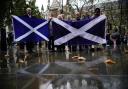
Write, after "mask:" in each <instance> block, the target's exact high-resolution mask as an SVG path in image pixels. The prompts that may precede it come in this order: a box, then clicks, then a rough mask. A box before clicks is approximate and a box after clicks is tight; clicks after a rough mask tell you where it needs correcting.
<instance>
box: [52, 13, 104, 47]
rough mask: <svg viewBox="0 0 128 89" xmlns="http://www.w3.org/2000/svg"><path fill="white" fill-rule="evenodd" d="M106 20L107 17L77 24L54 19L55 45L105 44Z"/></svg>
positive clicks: (77, 22) (102, 16)
mask: <svg viewBox="0 0 128 89" xmlns="http://www.w3.org/2000/svg"><path fill="white" fill-rule="evenodd" d="M105 19H106V16H105V15H101V16H99V17H97V18H90V19H87V20H81V21H75V22H72V21H62V20H59V19H57V18H54V19H53V20H52V25H53V33H54V39H55V41H54V44H55V45H61V44H63V43H67V44H85V45H92V44H104V43H106V39H105V38H106V37H105V36H106V35H105V33H106V32H105Z"/></svg>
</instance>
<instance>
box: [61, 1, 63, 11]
mask: <svg viewBox="0 0 128 89" xmlns="http://www.w3.org/2000/svg"><path fill="white" fill-rule="evenodd" d="M61 13H63V0H62V12H61Z"/></svg>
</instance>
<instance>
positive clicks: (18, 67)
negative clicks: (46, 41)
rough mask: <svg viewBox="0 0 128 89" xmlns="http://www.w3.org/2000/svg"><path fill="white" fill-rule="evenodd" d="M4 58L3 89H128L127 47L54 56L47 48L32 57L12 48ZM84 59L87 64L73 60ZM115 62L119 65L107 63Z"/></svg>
mask: <svg viewBox="0 0 128 89" xmlns="http://www.w3.org/2000/svg"><path fill="white" fill-rule="evenodd" d="M4 55H5V54H1V58H2V60H1V69H0V89H128V84H127V83H128V70H127V68H128V53H127V52H126V50H125V49H124V46H119V47H118V48H116V49H113V48H112V47H106V48H105V49H104V50H100V51H94V52H91V51H89V50H85V51H81V52H79V51H77V52H51V51H48V50H47V49H45V47H43V48H41V49H40V50H37V52H33V53H31V54H28V53H25V52H24V50H20V51H19V50H18V48H17V46H14V47H12V48H10V50H9V51H8V55H6V56H5V57H4ZM75 55H80V56H83V57H84V58H86V60H85V62H82V63H81V62H78V61H76V60H73V59H72V57H73V56H75ZM108 59H111V60H113V61H114V62H115V63H113V64H110V63H105V61H106V60H108Z"/></svg>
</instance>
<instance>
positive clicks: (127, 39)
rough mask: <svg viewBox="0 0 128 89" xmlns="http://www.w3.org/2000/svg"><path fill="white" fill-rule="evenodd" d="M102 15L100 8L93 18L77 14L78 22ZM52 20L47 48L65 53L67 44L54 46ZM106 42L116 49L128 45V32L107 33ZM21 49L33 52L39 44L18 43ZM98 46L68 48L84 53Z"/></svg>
mask: <svg viewBox="0 0 128 89" xmlns="http://www.w3.org/2000/svg"><path fill="white" fill-rule="evenodd" d="M31 11H32V10H31V8H27V9H26V15H25V16H26V17H28V18H31V17H33V16H32V14H31ZM100 15H101V11H100V8H96V9H95V10H94V15H93V16H89V15H83V16H82V17H81V16H80V13H79V12H77V13H76V19H75V20H76V21H79V20H82V19H89V18H96V17H98V16H100ZM57 18H58V19H60V20H64V19H65V18H64V14H62V13H60V14H59V15H58V16H57ZM51 19H52V16H51V17H50V18H49V29H50V37H49V41H48V42H46V47H47V48H48V50H50V51H58V52H62V51H65V45H66V44H62V45H59V46H56V45H54V35H53V31H52V23H51ZM68 20H71V17H69V18H68ZM12 38H13V34H12V33H9V34H8V38H7V42H8V45H9V46H11V45H13V44H12V43H13V40H12ZM106 40H107V43H106V44H105V45H114V47H116V45H120V44H121V43H124V44H128V32H126V34H125V35H122V34H120V33H119V29H115V30H114V32H113V33H108V31H107V34H106ZM17 44H18V45H19V47H20V49H24V48H25V47H24V46H25V45H26V48H27V51H28V52H30V53H31V52H33V48H34V46H35V45H37V43H34V42H31V41H29V42H25V43H24V42H18V43H17ZM40 47H41V42H40ZM95 47H96V46H95V45H68V48H69V50H70V51H77V50H79V51H83V50H85V49H86V48H89V49H90V50H92V51H94V48H95Z"/></svg>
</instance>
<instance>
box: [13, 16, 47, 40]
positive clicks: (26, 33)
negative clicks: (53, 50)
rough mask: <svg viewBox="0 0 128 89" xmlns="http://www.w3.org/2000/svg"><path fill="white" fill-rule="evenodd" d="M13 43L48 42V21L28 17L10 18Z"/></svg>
mask: <svg viewBox="0 0 128 89" xmlns="http://www.w3.org/2000/svg"><path fill="white" fill-rule="evenodd" d="M12 20H13V29H14V41H16V42H18V41H22V42H28V41H29V42H39V41H43V40H46V41H49V38H48V37H49V29H48V21H47V20H44V19H38V18H35V17H31V18H29V17H28V16H14V15H13V16H12Z"/></svg>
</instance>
